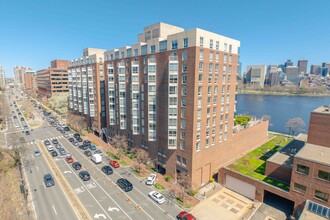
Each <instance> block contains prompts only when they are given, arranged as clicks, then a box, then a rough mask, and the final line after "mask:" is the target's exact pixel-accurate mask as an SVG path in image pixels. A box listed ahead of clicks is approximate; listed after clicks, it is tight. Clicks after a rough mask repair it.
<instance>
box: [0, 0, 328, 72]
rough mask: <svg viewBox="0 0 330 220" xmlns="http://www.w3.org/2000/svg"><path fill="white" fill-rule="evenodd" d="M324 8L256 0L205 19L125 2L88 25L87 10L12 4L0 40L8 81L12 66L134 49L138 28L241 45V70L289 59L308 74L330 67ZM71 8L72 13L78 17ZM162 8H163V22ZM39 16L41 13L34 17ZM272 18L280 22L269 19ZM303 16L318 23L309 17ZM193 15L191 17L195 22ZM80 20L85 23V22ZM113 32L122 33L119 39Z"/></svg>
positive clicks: (227, 5)
mask: <svg viewBox="0 0 330 220" xmlns="http://www.w3.org/2000/svg"><path fill="white" fill-rule="evenodd" d="M258 3H260V4H258ZM326 4H328V5H330V3H329V2H323V4H322V5H320V6H317V5H315V4H313V3H312V2H310V1H303V2H301V4H295V5H294V4H292V5H288V4H285V2H284V1H277V2H276V3H275V2H269V3H265V2H262V4H261V1H258V2H256V3H255V4H254V5H251V4H249V3H245V2H242V3H240V4H237V3H234V2H229V1H225V2H222V3H218V2H216V1H211V2H209V4H208V5H209V6H210V9H208V13H207V15H208V16H204V13H200V7H198V6H196V5H192V4H188V3H187V2H186V1H182V2H178V3H171V1H168V2H166V3H161V4H159V5H157V7H155V9H153V8H152V7H151V6H154V4H152V3H151V2H150V4H148V2H146V4H145V5H138V4H136V5H133V4H132V3H129V6H130V7H126V6H127V5H128V3H127V2H121V3H117V5H116V7H115V8H116V9H118V10H111V13H107V11H108V10H107V9H109V8H110V6H112V5H110V3H106V2H105V3H100V4H97V5H95V10H93V11H90V12H89V17H90V19H88V17H84V15H83V12H84V11H87V10H88V7H89V4H79V5H77V4H76V3H74V2H69V3H67V2H58V3H57V5H52V7H48V6H49V5H48V4H47V3H45V2H42V1H39V2H38V1H35V2H34V3H30V2H29V3H27V2H22V3H21V7H19V8H17V7H15V6H14V3H11V2H6V3H0V5H1V8H2V9H3V13H2V14H1V17H2V19H0V26H1V32H2V33H4V34H2V35H0V63H1V64H2V65H3V67H4V69H5V71H6V75H7V77H13V67H14V66H17V65H19V66H29V67H31V68H32V69H33V70H40V69H44V68H45V67H47V66H48V63H49V61H50V60H54V59H67V60H71V59H73V58H75V57H78V56H79V51H81V50H82V49H83V48H87V47H97V48H103V49H105V50H109V49H113V48H117V47H121V46H126V45H127V44H132V43H134V42H135V39H136V33H138V31H139V30H140V28H141V27H144V26H146V25H149V24H152V23H157V22H165V23H169V24H175V25H178V26H180V27H183V28H185V29H190V28H192V27H198V28H201V29H204V30H208V31H211V32H216V33H223V35H224V36H227V37H231V38H235V39H240V40H241V42H242V46H241V59H240V61H241V62H242V64H243V66H242V69H243V70H244V69H245V67H246V66H247V65H255V64H265V65H267V64H273V63H282V62H284V61H285V60H287V59H292V60H293V61H294V62H296V61H297V60H298V59H307V60H308V61H309V66H308V67H310V65H311V64H321V63H322V62H327V61H328V60H329V56H328V55H327V54H326V51H328V50H329V49H330V45H329V44H327V39H329V37H330V33H328V32H326V31H322V30H324V27H326V26H328V25H329V21H328V20H327V19H326V17H325V16H326V8H327V7H326ZM169 5H173V6H176V7H177V8H185V10H186V11H187V12H189V13H187V14H180V17H179V16H177V11H176V10H172V9H173V8H172V7H166V6H169ZM211 6H212V7H211ZM321 6H322V7H321ZM72 7H74V8H75V13H74V14H73V13H72V10H71V8H72ZM46 8H47V10H45V9H46ZM129 8H134V10H135V12H137V13H141V12H142V11H143V10H146V11H148V12H149V13H145V14H144V16H143V17H142V16H137V15H136V13H134V11H133V10H132V9H129ZM157 8H162V13H161V15H159V14H160V13H158V12H157V11H158V10H156V9H157ZM36 9H37V10H38V13H35V10H36ZM232 9H235V10H232ZM248 9H250V10H248ZM270 9H271V10H270ZM124 11H125V12H128V13H125V17H124V19H122V18H121V19H120V22H117V23H115V22H113V20H115V18H116V17H119V16H121V13H122V12H124ZM272 11H273V12H274V13H275V16H271V15H272ZM278 11H281V13H278V15H280V14H281V15H285V16H276V13H277V12H278ZM306 11H308V13H313V14H315V15H316V16H308V18H307V16H306ZM129 12H133V13H129ZM219 12H221V13H219ZM190 14H194V15H195V16H194V18H191V16H190ZM73 15H75V16H73ZM93 15H97V17H93ZM4 18H6V19H4ZM82 18H83V20H84V22H81V21H82V20H81V19H82ZM96 18H97V19H96ZM260 18H266V19H260ZM17 21H20V22H17ZM216 21H219V22H216ZM302 27H303V28H302ZM312 28H313V30H320V33H322V34H317V41H316V40H315V39H316V37H315V36H316V34H315V33H317V32H312V31H310V30H311V29H312ZM116 33H121V35H120V38H119V37H118V35H116ZM311 42H313V43H311Z"/></svg>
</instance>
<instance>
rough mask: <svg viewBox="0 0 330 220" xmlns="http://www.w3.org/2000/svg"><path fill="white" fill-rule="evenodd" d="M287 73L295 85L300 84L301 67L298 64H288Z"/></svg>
mask: <svg viewBox="0 0 330 220" xmlns="http://www.w3.org/2000/svg"><path fill="white" fill-rule="evenodd" d="M285 69H286V71H285V74H286V77H287V80H288V81H290V82H292V83H293V84H295V85H299V82H300V78H299V68H298V67H297V66H288V67H286V68H285Z"/></svg>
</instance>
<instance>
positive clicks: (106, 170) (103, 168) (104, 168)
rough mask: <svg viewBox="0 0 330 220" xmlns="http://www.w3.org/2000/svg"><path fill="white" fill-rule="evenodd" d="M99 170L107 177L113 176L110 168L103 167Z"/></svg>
mask: <svg viewBox="0 0 330 220" xmlns="http://www.w3.org/2000/svg"><path fill="white" fill-rule="evenodd" d="M101 170H102V171H103V172H104V173H105V174H107V175H111V174H113V170H112V168H111V167H110V166H103V167H102V169H101Z"/></svg>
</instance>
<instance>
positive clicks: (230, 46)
mask: <svg viewBox="0 0 330 220" xmlns="http://www.w3.org/2000/svg"><path fill="white" fill-rule="evenodd" d="M232 50H233V45H231V44H229V53H231V52H232Z"/></svg>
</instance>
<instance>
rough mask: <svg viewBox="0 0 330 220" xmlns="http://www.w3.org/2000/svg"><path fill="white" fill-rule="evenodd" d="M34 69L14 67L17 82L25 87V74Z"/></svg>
mask: <svg viewBox="0 0 330 220" xmlns="http://www.w3.org/2000/svg"><path fill="white" fill-rule="evenodd" d="M31 70H32V69H31V68H29V67H25V66H14V76H15V82H16V83H17V84H23V85H24V74H25V73H26V72H27V71H31Z"/></svg>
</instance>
